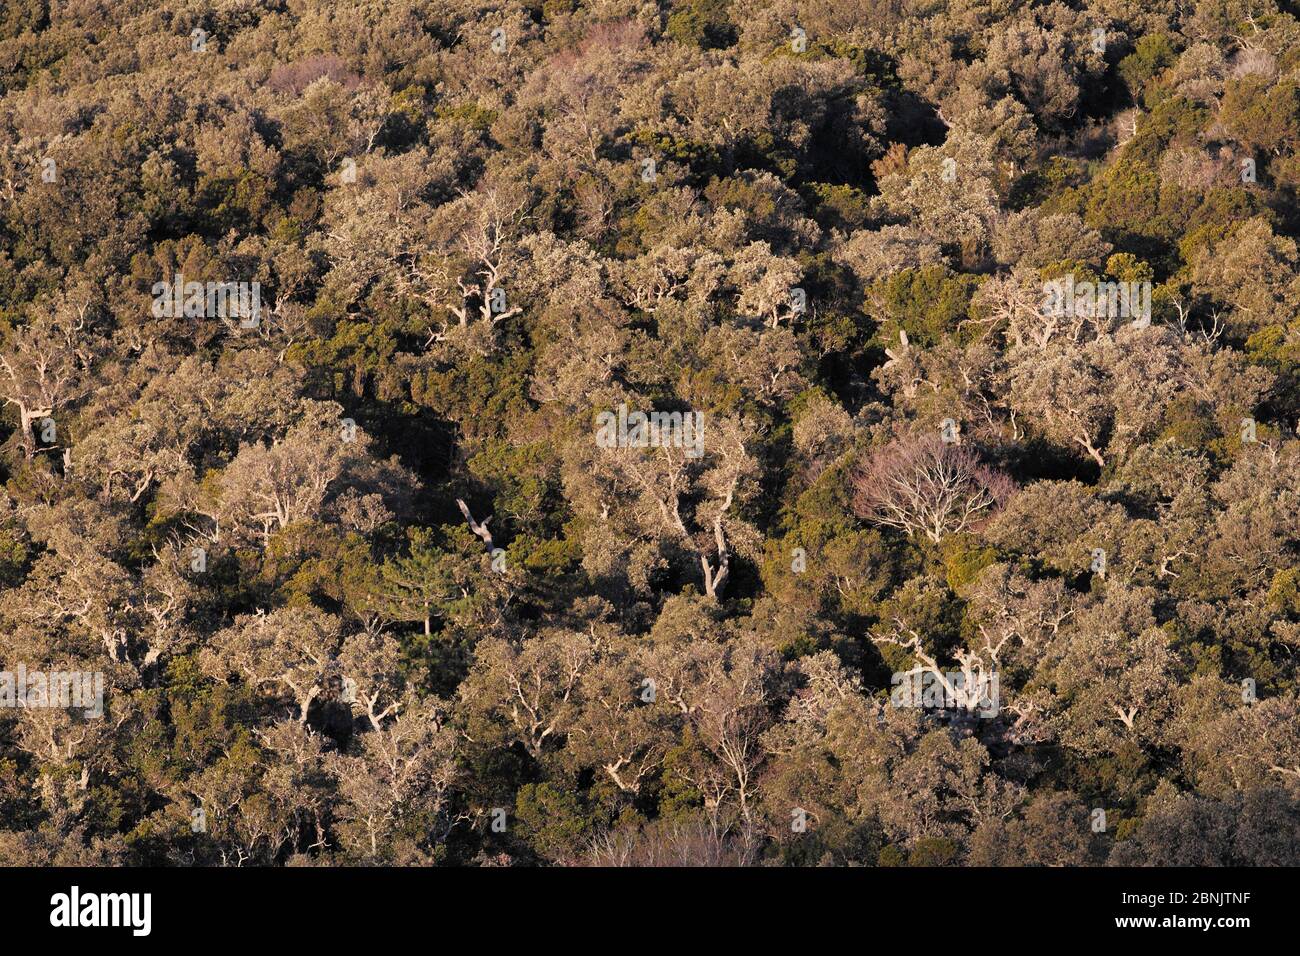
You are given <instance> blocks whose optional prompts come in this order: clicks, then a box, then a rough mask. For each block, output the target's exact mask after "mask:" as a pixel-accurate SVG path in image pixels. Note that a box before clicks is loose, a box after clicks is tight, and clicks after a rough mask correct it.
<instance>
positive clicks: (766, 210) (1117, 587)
mask: <svg viewBox="0 0 1300 956" xmlns="http://www.w3.org/2000/svg"><path fill="white" fill-rule="evenodd" d="M1297 189H1300V20H1297V18H1296V17H1295V16H1294V15H1293V14H1292V12H1291V10H1290V8H1289V7H1288V6H1285V5H1282V4H1281V3H1280V2H1278V0H1194V2H1190V3H1178V2H1174V0H1078V2H1073V3H1064V2H1059V0H1053V2H1033V0H544V2H543V0H536V2H523V3H520V2H514V0H508V2H499V0H482V2H475V0H437V2H432V0H329V2H327V0H203V2H184V3H182V2H179V0H157V2H148V0H112V2H110V0H65V2H59V3H57V4H56V3H53V2H50V0H9V2H6V3H4V4H3V5H2V6H0V401H3V403H4V411H3V418H2V419H0V438H3V440H4V442H3V447H2V448H0V667H2V668H3V669H4V670H5V671H9V672H13V671H16V670H17V668H18V667H19V666H20V665H21V666H22V667H23V668H25V669H26V671H27V672H29V673H30V672H54V671H62V672H78V673H82V672H84V673H92V672H94V673H102V674H103V675H104V684H105V692H104V702H103V714H102V715H90V716H88V715H87V714H86V713H83V709H82V708H75V707H74V708H67V707H54V706H24V705H23V701H22V700H18V701H17V702H16V703H14V702H13V701H10V705H9V706H6V707H3V708H0V862H3V863H6V864H15V863H25V864H49V863H89V864H98V863H103V864H110V863H113V864H190V863H199V864H228V865H234V864H245V865H255V864H276V865H284V864H294V865H316V864H336V863H366V864H371V863H380V864H431V863H438V864H539V863H559V864H584V863H587V864H590V863H595V864H612V863H619V864H654V863H722V864H749V863H753V864H757V863H769V864H770V863H775V864H786V865H805V864H818V863H826V864H837V865H838V864H850V863H852V864H866V865H882V866H896V865H962V864H998V865H1003V864H1062V863H1066V864H1106V863H1110V864H1132V863H1177V864H1226V863H1246V864H1272V863H1292V864H1294V863H1297V862H1300V802H1298V801H1300V671H1298V670H1297V653H1300V439H1298V438H1297V435H1296V424H1297V418H1298V417H1300V318H1297V310H1298V309H1300V247H1298V246H1297V236H1300V215H1297V206H1296V203H1295V199H1296V191H1297ZM1066 275H1068V276H1069V277H1070V281H1071V282H1073V283H1077V284H1078V285H1077V286H1075V287H1082V285H1083V284H1087V283H1123V284H1126V285H1125V288H1129V287H1133V288H1136V287H1138V286H1142V287H1143V288H1145V289H1147V290H1148V291H1149V302H1150V314H1149V319H1150V321H1149V322H1141V321H1130V320H1129V319H1128V318H1127V317H1115V316H1113V315H1111V314H1110V313H1109V312H1106V311H1105V310H1100V314H1099V311H1098V310H1096V309H1094V310H1092V311H1091V312H1086V311H1079V312H1068V313H1062V314H1057V313H1054V312H1053V311H1052V310H1049V309H1045V308H1044V307H1043V296H1044V289H1045V288H1046V285H1047V284H1048V283H1050V282H1053V281H1057V280H1059V279H1060V278H1061V277H1062V276H1066ZM177 277H180V278H181V281H183V282H199V283H246V284H251V283H257V289H258V290H260V291H259V295H260V301H261V303H262V308H261V311H260V314H259V315H258V316H257V318H256V321H252V322H248V321H243V319H242V318H241V317H240V316H236V315H233V314H227V315H225V316H221V315H211V314H207V313H204V314H199V315H193V314H190V315H186V314H185V311H186V310H185V309H184V308H182V309H180V310H176V309H171V308H166V309H160V308H159V306H158V302H159V298H158V297H159V292H158V289H159V287H160V284H163V285H166V286H167V287H168V288H170V285H169V284H170V283H172V282H174V281H177ZM1072 288H1073V287H1072ZM167 295H170V293H167ZM169 313H170V314H169ZM620 409H621V410H622V413H623V414H624V415H625V416H626V414H629V413H631V412H635V411H638V410H640V411H645V412H649V411H660V412H663V413H674V412H676V413H683V414H684V419H682V420H684V421H686V422H693V421H696V420H698V421H699V422H702V429H701V431H700V434H699V435H697V436H696V437H699V438H701V439H702V440H701V441H700V442H699V444H698V445H697V446H694V447H691V446H690V444H689V442H688V443H685V444H677V445H674V444H673V443H672V442H665V443H661V444H660V445H659V446H653V445H652V446H651V447H644V448H643V447H634V446H635V445H636V442H635V441H628V440H625V439H626V437H627V436H626V432H624V434H622V435H620V436H618V440H617V441H615V442H614V443H613V446H612V447H610V443H608V442H603V441H598V440H597V438H598V429H599V427H600V426H599V425H598V421H599V419H600V416H601V415H602V413H614V414H615V415H617V414H620ZM696 416H698V419H697V417H696ZM624 423H626V419H624ZM629 446H632V447H629ZM909 673H910V674H914V675H916V674H919V675H923V676H929V677H932V678H934V679H936V680H949V679H950V678H948V677H945V675H951V674H954V673H960V674H964V675H966V677H968V678H969V677H971V676H972V675H976V676H982V677H984V678H987V677H989V676H996V679H997V694H998V701H997V706H996V707H994V708H993V709H992V710H989V709H987V708H984V707H982V706H978V705H980V704H981V701H977V700H974V699H973V698H972V699H969V700H967V699H964V698H963V695H962V694H961V693H957V694H956V695H950V696H951V697H952V699H948V700H946V701H943V702H941V704H940V706H930V707H927V706H906V704H907V703H908V702H907V701H903V700H900V699H899V697H898V695H897V693H896V691H897V689H898V687H897V685H898V681H899V675H905V674H909ZM967 686H968V687H969V685H967ZM949 689H951V688H949ZM958 690H960V688H958Z"/></svg>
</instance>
